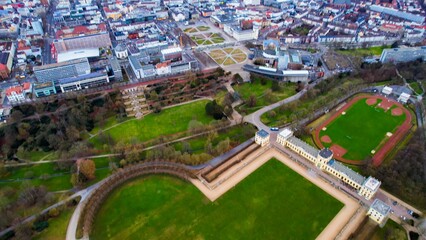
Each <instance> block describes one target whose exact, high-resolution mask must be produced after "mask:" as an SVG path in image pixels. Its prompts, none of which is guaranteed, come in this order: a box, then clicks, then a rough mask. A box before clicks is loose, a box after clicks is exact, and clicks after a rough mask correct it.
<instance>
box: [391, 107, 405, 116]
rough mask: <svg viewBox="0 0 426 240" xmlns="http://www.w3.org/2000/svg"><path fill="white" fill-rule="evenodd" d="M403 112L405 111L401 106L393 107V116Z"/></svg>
mask: <svg viewBox="0 0 426 240" xmlns="http://www.w3.org/2000/svg"><path fill="white" fill-rule="evenodd" d="M402 113H404V112H403V111H402V109H401V108H399V107H397V108H394V109H392V116H401V115H402Z"/></svg>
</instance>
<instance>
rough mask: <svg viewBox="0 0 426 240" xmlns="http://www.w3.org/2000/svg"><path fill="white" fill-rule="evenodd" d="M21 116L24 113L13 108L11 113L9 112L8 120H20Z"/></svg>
mask: <svg viewBox="0 0 426 240" xmlns="http://www.w3.org/2000/svg"><path fill="white" fill-rule="evenodd" d="M23 117H24V114H23V113H22V112H21V111H19V110H13V111H12V114H10V120H11V121H12V122H20V121H21V120H22V118H23Z"/></svg>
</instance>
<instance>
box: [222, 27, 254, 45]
mask: <svg viewBox="0 0 426 240" xmlns="http://www.w3.org/2000/svg"><path fill="white" fill-rule="evenodd" d="M223 31H225V33H227V34H228V35H230V36H231V37H233V38H235V39H236V40H237V41H245V40H253V39H257V37H258V36H259V28H258V27H256V26H253V29H246V30H243V29H242V28H241V27H240V26H238V25H233V24H225V25H224V27H223Z"/></svg>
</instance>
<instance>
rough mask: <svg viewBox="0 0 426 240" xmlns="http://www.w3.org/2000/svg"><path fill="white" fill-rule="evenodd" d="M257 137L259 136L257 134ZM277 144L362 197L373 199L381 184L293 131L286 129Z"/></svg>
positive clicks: (279, 136) (328, 150)
mask: <svg viewBox="0 0 426 240" xmlns="http://www.w3.org/2000/svg"><path fill="white" fill-rule="evenodd" d="M256 136H257V134H256ZM277 143H279V144H280V145H282V146H284V147H288V148H290V149H291V150H293V151H294V152H296V153H297V154H299V155H300V156H302V157H304V158H306V159H307V160H309V161H310V162H312V164H314V165H315V166H316V167H318V168H319V169H321V170H323V171H324V172H326V173H328V174H330V175H333V176H334V177H336V178H338V179H340V180H341V181H343V182H344V183H346V184H348V185H350V186H351V187H353V188H354V189H356V190H357V191H358V194H359V195H360V196H363V197H365V198H366V199H371V198H372V197H373V196H374V194H375V193H376V192H377V190H378V189H379V187H380V184H381V182H380V181H379V180H377V179H375V178H373V177H368V178H365V177H364V176H362V175H361V174H359V173H357V172H355V171H353V170H352V169H350V168H349V167H347V166H345V165H343V164H342V163H340V162H338V161H336V160H335V159H333V158H332V157H333V152H332V151H331V150H330V149H328V148H325V149H322V150H318V149H316V148H314V147H312V146H311V145H309V144H307V143H305V142H304V141H302V140H300V139H298V138H296V137H295V136H293V131H291V130H290V129H288V128H286V129H284V130H283V131H281V132H280V133H279V134H278V136H277Z"/></svg>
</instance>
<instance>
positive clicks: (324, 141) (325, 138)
mask: <svg viewBox="0 0 426 240" xmlns="http://www.w3.org/2000/svg"><path fill="white" fill-rule="evenodd" d="M321 142H323V143H331V138H330V137H329V136H328V135H324V136H322V137H321Z"/></svg>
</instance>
